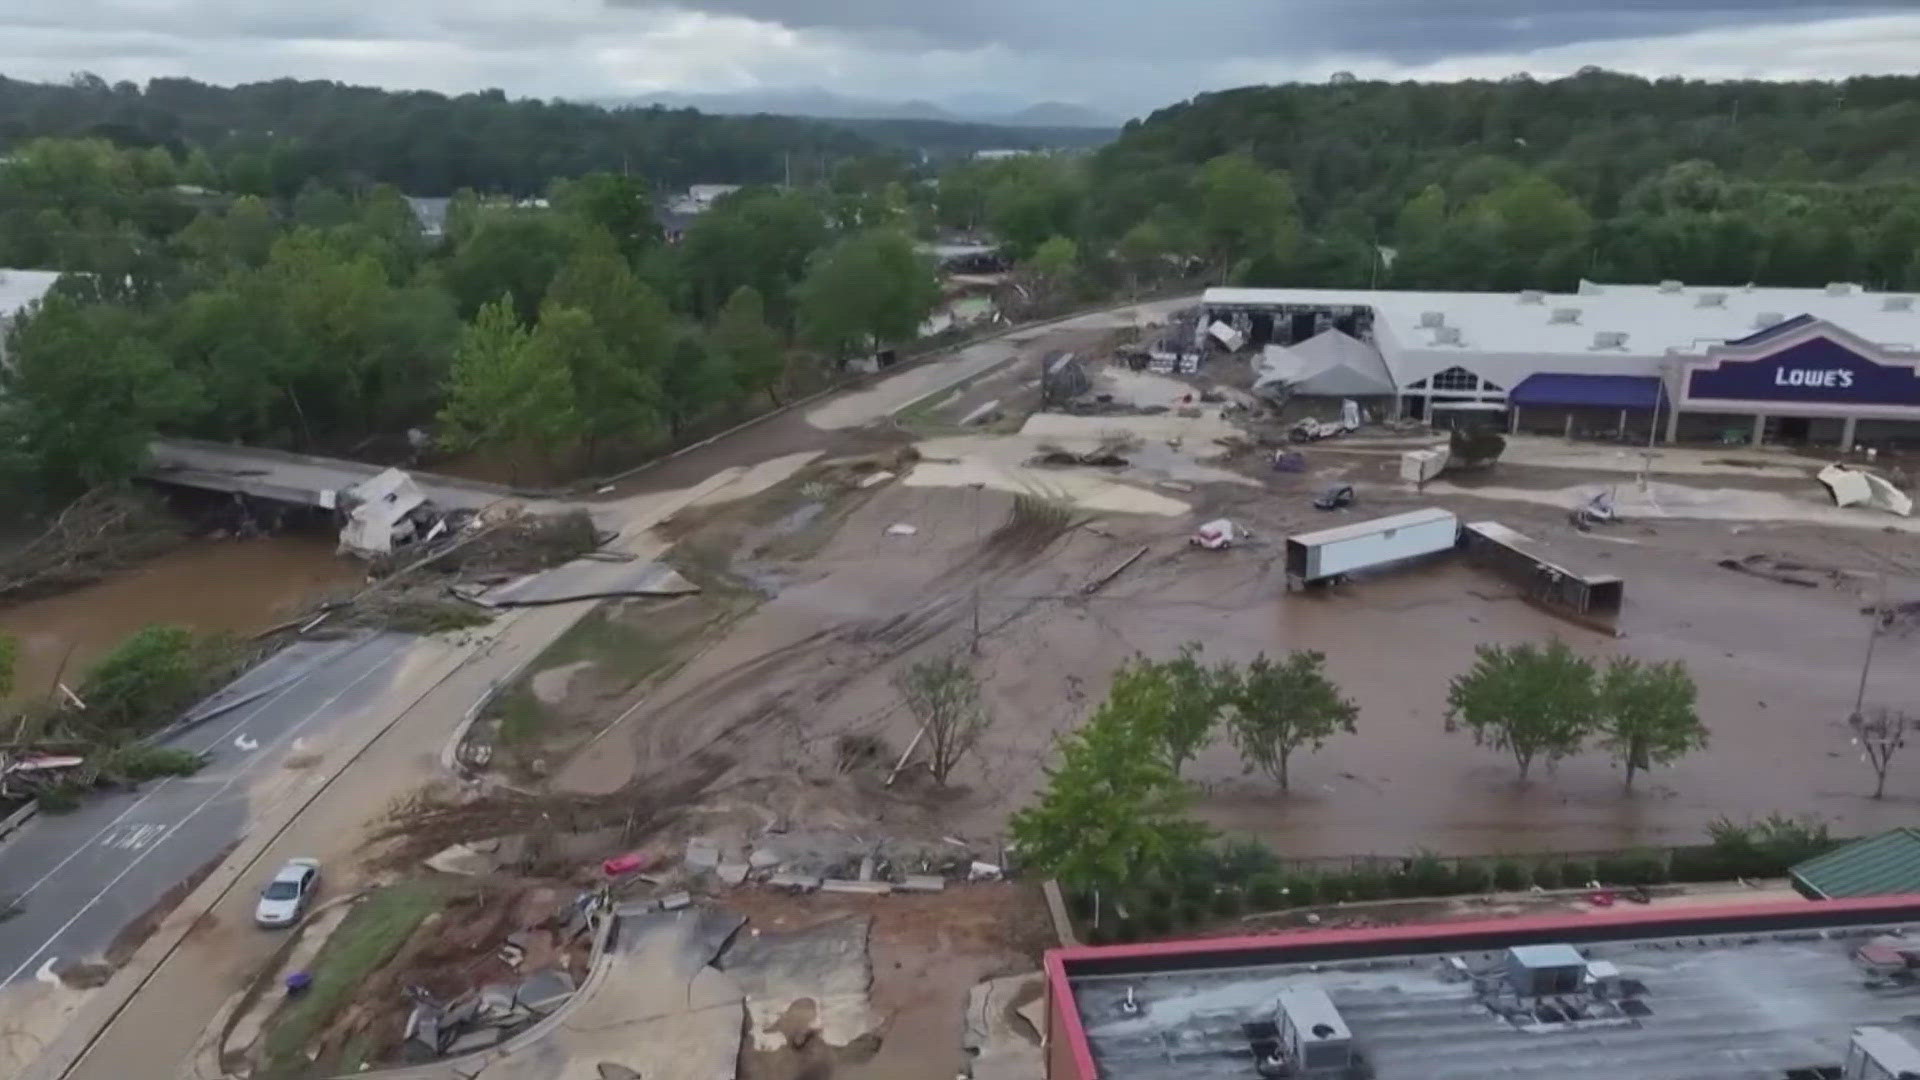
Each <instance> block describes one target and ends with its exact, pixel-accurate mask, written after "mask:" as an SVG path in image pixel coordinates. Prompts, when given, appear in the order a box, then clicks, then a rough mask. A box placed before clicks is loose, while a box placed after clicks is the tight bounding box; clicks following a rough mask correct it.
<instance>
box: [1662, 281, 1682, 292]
mask: <svg viewBox="0 0 1920 1080" xmlns="http://www.w3.org/2000/svg"><path fill="white" fill-rule="evenodd" d="M1686 287H1687V286H1686V283H1685V282H1680V281H1675V280H1673V279H1672V278H1668V279H1667V280H1665V281H1663V282H1661V283H1660V291H1661V292H1663V293H1669V294H1672V293H1677V292H1679V291H1680V290H1682V289H1684V288H1686Z"/></svg>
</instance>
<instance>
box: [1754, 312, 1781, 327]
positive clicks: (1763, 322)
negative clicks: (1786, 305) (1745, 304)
mask: <svg viewBox="0 0 1920 1080" xmlns="http://www.w3.org/2000/svg"><path fill="white" fill-rule="evenodd" d="M1786 321H1787V317H1786V316H1785V315H1782V314H1780V313H1779V312H1777V311H1763V312H1761V313H1760V314H1758V315H1755V316H1754V317H1753V328H1754V329H1755V330H1771V329H1773V328H1774V327H1776V326H1779V325H1780V324H1781V323H1783V322H1786Z"/></svg>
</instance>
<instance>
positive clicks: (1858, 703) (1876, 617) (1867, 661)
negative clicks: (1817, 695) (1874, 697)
mask: <svg viewBox="0 0 1920 1080" xmlns="http://www.w3.org/2000/svg"><path fill="white" fill-rule="evenodd" d="M1886 606H1887V572H1886V571H1885V570H1882V571H1881V572H1880V598H1879V599H1878V600H1875V601H1874V602H1873V626H1872V628H1871V629H1870V630H1868V631H1867V655H1866V657H1865V658H1864V659H1862V660H1861V661H1860V687H1859V689H1858V690H1855V691H1854V694H1853V716H1854V719H1855V720H1858V719H1859V718H1860V717H1861V716H1863V715H1864V714H1863V712H1862V710H1863V709H1864V708H1865V707H1866V704H1867V672H1869V671H1871V670H1872V669H1873V647H1874V646H1875V645H1877V644H1879V642H1880V619H1881V617H1882V616H1881V613H1882V612H1883V611H1884V610H1885V609H1886Z"/></svg>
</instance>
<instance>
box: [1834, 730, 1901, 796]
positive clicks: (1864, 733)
mask: <svg viewBox="0 0 1920 1080" xmlns="http://www.w3.org/2000/svg"><path fill="white" fill-rule="evenodd" d="M1847 726H1848V727H1850V728H1852V729H1853V741H1854V744H1855V745H1856V746H1858V747H1860V757H1861V759H1862V760H1864V761H1865V762H1866V763H1867V767H1868V768H1871V769H1872V770H1873V797H1874V798H1876V799H1878V798H1880V797H1881V796H1883V795H1885V794H1886V791H1887V769H1888V768H1890V767H1891V766H1892V765H1893V756H1894V755H1895V754H1897V753H1899V752H1900V751H1901V750H1902V749H1904V748H1905V747H1906V745H1907V732H1908V731H1910V730H1912V728H1913V718H1912V717H1910V716H1908V715H1907V714H1906V713H1903V712H1899V711H1896V710H1894V709H1889V708H1885V707H1879V708H1873V709H1866V710H1863V711H1861V712H1856V713H1854V714H1853V715H1852V716H1850V717H1848V718H1847Z"/></svg>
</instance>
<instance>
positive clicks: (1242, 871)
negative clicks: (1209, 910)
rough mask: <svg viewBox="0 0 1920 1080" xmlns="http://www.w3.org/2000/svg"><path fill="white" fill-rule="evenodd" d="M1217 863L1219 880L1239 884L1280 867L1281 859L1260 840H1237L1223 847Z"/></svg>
mask: <svg viewBox="0 0 1920 1080" xmlns="http://www.w3.org/2000/svg"><path fill="white" fill-rule="evenodd" d="M1217 865H1218V870H1219V876H1218V880H1220V881H1223V882H1228V883H1231V884H1236V885H1238V884H1244V883H1246V882H1249V881H1252V880H1253V879H1254V878H1257V877H1259V876H1260V875H1262V874H1270V873H1273V872H1274V871H1276V870H1278V869H1280V860H1279V859H1278V858H1276V857H1275V856H1274V854H1273V852H1271V851H1268V850H1267V849H1266V847H1265V846H1264V845H1262V844H1260V843H1259V842H1258V841H1254V840H1235V841H1232V842H1230V843H1228V844H1227V845H1226V846H1225V847H1224V848H1222V849H1221V851H1220V854H1219V858H1218V862H1217Z"/></svg>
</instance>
